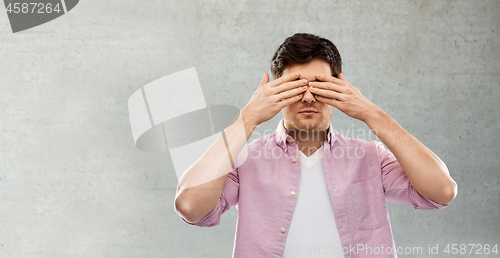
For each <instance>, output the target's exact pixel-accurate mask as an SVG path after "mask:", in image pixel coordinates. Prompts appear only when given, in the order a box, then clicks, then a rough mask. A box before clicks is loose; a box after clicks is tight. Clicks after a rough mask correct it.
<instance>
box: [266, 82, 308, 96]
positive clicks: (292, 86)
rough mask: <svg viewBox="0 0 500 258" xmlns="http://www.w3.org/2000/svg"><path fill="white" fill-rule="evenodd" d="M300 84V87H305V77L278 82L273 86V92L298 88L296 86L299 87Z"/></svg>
mask: <svg viewBox="0 0 500 258" xmlns="http://www.w3.org/2000/svg"><path fill="white" fill-rule="evenodd" d="M301 86H302V87H303V86H306V87H307V80H306V79H302V80H295V81H291V82H286V83H283V84H280V85H278V86H276V87H274V89H275V91H274V94H278V93H281V92H285V91H287V90H291V89H295V88H298V87H301Z"/></svg>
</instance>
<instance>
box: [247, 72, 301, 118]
mask: <svg viewBox="0 0 500 258" xmlns="http://www.w3.org/2000/svg"><path fill="white" fill-rule="evenodd" d="M299 76H300V74H299V73H291V74H288V75H285V76H282V77H280V78H278V79H276V80H274V81H272V82H269V75H268V74H267V73H264V78H262V81H261V82H260V85H259V87H258V88H257V90H256V91H255V92H254V93H253V95H252V98H251V99H250V101H249V102H248V104H247V105H246V106H245V107H244V108H243V110H242V111H241V113H242V117H243V120H244V123H245V124H247V123H251V124H252V125H253V126H257V125H259V124H261V123H263V122H266V121H267V120H269V119H271V118H273V117H274V116H275V115H276V114H278V113H279V112H280V111H281V109H283V108H284V107H286V106H288V105H290V104H293V103H295V102H297V101H299V100H300V99H302V93H303V92H305V91H306V90H307V80H306V79H302V80H297V78H299Z"/></svg>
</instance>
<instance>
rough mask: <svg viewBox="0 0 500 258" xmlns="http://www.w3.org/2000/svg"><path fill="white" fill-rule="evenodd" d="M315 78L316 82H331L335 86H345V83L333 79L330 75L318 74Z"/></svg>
mask: <svg viewBox="0 0 500 258" xmlns="http://www.w3.org/2000/svg"><path fill="white" fill-rule="evenodd" d="M316 78H317V79H318V80H320V81H323V82H333V83H335V84H338V85H343V86H346V85H347V81H344V80H340V79H338V78H335V77H333V76H332V75H330V74H321V73H320V74H316Z"/></svg>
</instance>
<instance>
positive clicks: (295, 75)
mask: <svg viewBox="0 0 500 258" xmlns="http://www.w3.org/2000/svg"><path fill="white" fill-rule="evenodd" d="M299 76H300V74H299V73H290V74H287V75H283V76H281V77H280V78H278V79H276V80H274V81H272V82H270V83H269V86H270V87H276V86H278V85H281V84H283V83H286V82H289V81H295V80H296V79H297V78H299Z"/></svg>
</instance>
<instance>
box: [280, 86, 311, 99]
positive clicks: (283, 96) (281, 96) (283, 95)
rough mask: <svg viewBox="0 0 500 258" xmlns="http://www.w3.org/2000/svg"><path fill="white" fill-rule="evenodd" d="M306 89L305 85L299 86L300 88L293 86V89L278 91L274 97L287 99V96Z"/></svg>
mask: <svg viewBox="0 0 500 258" xmlns="http://www.w3.org/2000/svg"><path fill="white" fill-rule="evenodd" d="M306 90H307V86H303V87H300V88H294V89H290V90H287V91H283V92H281V93H279V94H277V95H276V99H277V100H280V99H287V98H290V97H293V96H296V95H298V94H301V93H304V92H305V91H306Z"/></svg>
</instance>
